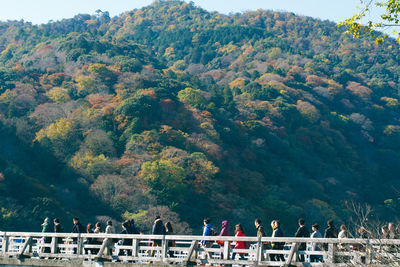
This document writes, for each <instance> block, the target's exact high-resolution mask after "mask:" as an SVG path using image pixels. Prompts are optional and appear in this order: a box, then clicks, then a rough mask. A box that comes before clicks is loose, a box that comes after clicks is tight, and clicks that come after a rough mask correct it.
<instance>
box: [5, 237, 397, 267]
mask: <svg viewBox="0 0 400 267" xmlns="http://www.w3.org/2000/svg"><path fill="white" fill-rule="evenodd" d="M205 241H208V243H207V245H204V242H205ZM216 241H218V243H216ZM236 241H243V242H246V243H247V244H248V245H249V246H248V248H246V249H234V243H235V242H236ZM271 242H273V243H276V242H282V243H284V244H285V246H284V249H283V250H271V249H268V247H269V245H268V244H271ZM312 242H314V243H317V244H319V246H320V247H321V248H322V250H319V251H311V250H309V248H311V245H312ZM301 243H307V247H308V249H307V250H305V251H299V250H298V247H299V245H300V244H301ZM241 255H242V256H243V258H242V259H241ZM274 255H282V257H281V258H282V259H283V260H282V261H272V259H273V258H274ZM300 255H303V256H304V258H305V261H306V262H310V260H311V259H312V258H314V257H316V256H317V257H318V258H319V259H321V261H322V262H313V263H307V265H306V266H358V265H360V266H361V265H364V266H365V264H369V265H371V266H400V265H399V262H400V240H393V239H391V240H388V239H382V240H377V239H374V240H371V239H340V240H339V239H324V238H318V239H310V238H285V237H282V238H271V237H265V238H257V237H216V236H212V237H202V236H183V235H166V236H155V235H120V234H112V235H110V234H70V233H24V232H22V233H20V232H0V264H9V265H29V266H111V265H112V266H118V265H121V266H139V265H144V264H146V265H148V264H153V265H160V266H162V265H165V266H167V265H172V264H178V265H185V266H187V265H236V266H240V265H243V266H251V265H254V266H257V265H260V266H305V265H304V264H303V263H301V262H299V261H298V260H299V256H300ZM233 256H235V258H233Z"/></svg>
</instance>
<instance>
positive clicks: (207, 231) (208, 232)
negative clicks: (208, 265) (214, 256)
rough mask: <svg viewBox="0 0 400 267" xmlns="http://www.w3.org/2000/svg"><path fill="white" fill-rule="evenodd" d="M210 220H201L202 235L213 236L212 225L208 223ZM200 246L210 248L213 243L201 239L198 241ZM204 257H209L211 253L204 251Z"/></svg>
mask: <svg viewBox="0 0 400 267" xmlns="http://www.w3.org/2000/svg"><path fill="white" fill-rule="evenodd" d="M210 222H211V220H210V219H208V218H206V219H204V220H203V224H204V226H203V236H213V235H215V229H214V227H213V226H212V225H211V224H210ZM200 244H201V246H203V247H204V248H206V249H207V248H210V247H211V246H212V244H213V242H212V241H207V240H202V241H200ZM205 258H206V259H207V258H210V259H211V253H209V252H206V253H205Z"/></svg>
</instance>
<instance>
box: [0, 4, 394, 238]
mask: <svg viewBox="0 0 400 267" xmlns="http://www.w3.org/2000/svg"><path fill="white" fill-rule="evenodd" d="M0 39H1V40H2V41H3V42H1V43H2V44H3V46H2V47H0V49H1V56H0V62H1V64H2V68H1V69H0V93H1V95H0V112H1V120H2V122H3V126H2V128H4V129H5V128H8V129H13V130H12V131H11V132H10V130H8V133H9V134H8V136H10V135H11V137H12V138H18V139H19V140H21V142H22V143H21V144H20V145H21V146H23V147H26V151H28V150H29V151H30V150H31V149H39V150H44V151H46V153H47V154H43V157H44V158H39V159H40V160H43V161H47V160H52V161H54V162H57V164H59V165H57V166H58V168H57V169H60V170H61V172H63V171H65V172H68V171H72V173H70V175H69V176H68V177H69V178H68V179H71V180H70V181H68V182H65V181H57V183H56V185H54V186H55V188H57V189H58V190H56V191H57V192H58V194H56V195H54V194H53V195H51V197H50V199H51V200H52V201H54V202H59V203H61V204H60V205H63V204H62V203H64V205H65V203H68V201H67V202H65V199H66V198H67V197H66V196H64V193H63V192H65V191H62V190H61V189H62V188H64V186H66V184H68V185H69V186H73V185H74V184H75V185H76V184H78V185H79V186H77V188H72V189H71V190H88V191H90V193H85V194H84V196H81V197H82V198H83V199H82V200H79V201H85V198H86V197H87V198H88V199H89V198H91V199H97V200H93V201H98V203H100V202H101V203H103V204H102V205H105V206H107V207H104V208H99V209H98V210H90V209H89V210H88V211H85V210H81V211H80V212H82V213H84V215H83V216H86V217H85V219H86V218H93V217H94V216H96V215H105V213H108V212H109V213H110V214H108V215H110V216H112V217H114V218H116V219H121V218H131V217H132V218H135V219H136V220H137V221H138V222H139V224H140V226H141V227H142V228H144V229H147V228H148V227H149V223H150V221H151V219H150V218H149V217H150V215H151V214H155V213H162V214H163V215H164V216H165V217H167V218H170V219H171V220H173V221H174V222H175V223H178V224H179V227H180V228H179V229H178V231H190V230H188V229H189V228H188V226H187V225H186V224H184V223H181V222H180V220H183V221H186V222H188V223H189V224H190V226H191V227H192V228H193V230H194V231H195V232H198V231H199V227H200V226H198V225H200V224H201V220H202V218H203V217H213V218H215V219H216V220H220V219H226V218H227V219H230V220H232V221H234V222H239V221H241V222H242V223H244V224H245V225H247V226H249V227H251V226H252V219H250V220H249V218H255V217H261V218H263V219H264V220H270V219H275V218H280V219H281V220H282V221H283V223H284V224H286V228H287V229H288V230H291V229H292V228H294V227H295V224H293V225H290V224H292V223H293V222H294V221H295V220H296V219H297V217H299V216H304V217H306V218H307V219H308V220H309V221H313V222H314V221H315V222H319V223H323V221H325V220H326V219H328V218H334V219H335V220H337V221H340V220H346V219H347V217H348V216H349V214H348V211H347V210H346V202H348V201H351V200H354V201H357V202H362V203H364V202H366V203H370V204H371V205H373V206H374V207H375V208H376V215H377V216H379V217H382V218H383V219H385V220H389V219H390V220H392V219H396V218H395V212H396V211H397V207H398V203H397V198H398V191H397V190H396V188H398V186H399V180H398V175H399V173H400V169H399V167H398V166H399V164H398V163H399V162H400V157H399V156H400V155H399V153H398V148H399V144H400V143H399V141H400V139H399V137H400V124H399V103H398V101H399V94H398V88H399V77H400V66H399V64H398V62H399V59H400V53H399V51H398V49H397V48H396V45H395V42H393V43H392V44H390V45H389V46H375V45H374V44H372V43H371V42H370V40H368V39H367V38H361V39H359V40H353V39H351V38H350V37H349V36H346V35H343V34H342V33H341V30H340V29H337V27H336V25H335V24H333V23H331V22H328V21H319V20H315V19H312V18H308V17H300V16H295V15H294V14H291V13H278V12H271V11H261V10H259V11H256V12H248V13H244V14H234V15H229V16H227V15H222V14H219V13H215V12H214V13H210V12H207V11H205V10H202V9H200V8H197V7H195V6H193V5H192V4H187V3H184V2H180V1H158V2H155V3H154V4H153V5H151V6H148V7H145V8H143V9H140V10H133V11H130V12H126V13H124V14H122V15H121V16H120V17H115V18H109V17H108V14H107V13H99V14H96V15H93V16H90V15H79V16H76V17H75V18H73V19H69V20H63V21H60V22H55V23H50V24H45V25H40V26H34V25H30V24H27V23H20V22H8V23H2V24H1V25H0ZM10 133H11V134H10ZM32 147H33V148H32ZM14 149H15V148H12V147H10V148H5V149H3V150H2V151H1V155H2V159H3V161H2V162H5V163H2V165H0V173H2V176H0V177H3V179H2V180H0V186H1V187H0V188H4V190H3V192H4V194H2V195H1V197H0V201H1V203H2V206H4V207H6V208H8V209H13V208H12V207H8V206H9V205H7V203H9V202H8V199H9V198H13V199H17V198H16V196H15V195H16V194H17V193H16V192H14V191H13V190H14V189H15V187H16V186H17V185H16V184H13V183H11V182H8V181H12V180H13V179H16V178H13V176H12V175H10V174H8V173H9V172H7V171H6V168H7V164H8V163H10V164H12V166H15V167H14V169H18V168H20V169H22V170H24V171H25V172H29V170H30V169H29V167H28V168H21V166H23V165H24V163H22V162H20V161H21V160H12V159H11V158H9V157H8V155H7V153H10V151H13V150H14ZM39 150H37V151H39ZM26 151H25V152H24V154H22V155H24V156H25V157H26V158H29V155H31V153H32V152H29V151H28V152H26ZM34 151H35V150H34ZM24 156H20V158H21V157H22V158H23V157H24ZM39 159H38V160H39ZM25 161H26V159H25ZM27 165H28V166H29V165H30V163H28V164H27ZM1 166H3V167H1ZM52 171H54V170H52V169H51V168H45V169H44V170H42V171H41V172H36V173H35V175H36V177H35V179H36V180H35V181H39V182H38V183H39V184H40V185H41V188H42V191H39V192H40V193H37V194H38V195H41V196H42V197H48V195H49V194H50V193H49V191H46V190H47V188H49V184H48V179H49V178H48V177H47V176H49V174H50V173H51V172H52ZM61 177H64V176H62V175H61ZM23 179H25V180H26V182H28V180H29V178H28V177H25V178H23ZM60 179H64V178H60ZM79 188H82V189H79ZM27 191H28V190H27V189H24V190H23V192H19V194H22V195H23V196H25V197H26V198H27V199H33V198H34V196H31V195H29V194H28V193H29V192H27ZM74 193H76V192H69V193H66V194H67V195H69V194H71V195H69V196H70V198H75V197H74V196H73V194H74ZM35 197H36V196H35ZM63 201H64V202H63ZM79 201H78V202H79ZM16 202H17V204H19V205H21V203H22V200H16ZM65 209H66V212H67V213H68V214H72V213H76V212H78V210H77V209H76V206H74V205H67V206H66V207H65ZM54 210H56V208H54V207H50V206H49V207H48V208H46V209H45V210H44V211H43V212H44V213H46V212H50V211H51V212H53V213H54ZM12 211H13V212H14V213H18V209H16V208H15V209H14V210H12ZM3 213H4V214H6V215H7V214H8V213H7V211H4V212H3ZM178 214H179V216H178ZM6 215H3V217H4V216H6ZM58 216H61V215H58ZM28 217H29V216H28ZM39 217H40V216H36V217H35V218H34V219H32V220H34V221H32V224H34V223H38V220H39ZM4 218H5V217H4ZM10 220H11V219H8V221H7V224H5V219H3V221H4V222H3V221H0V226H2V227H5V228H12V226H10ZM13 220H15V221H16V220H17V219H13ZM11 225H12V223H11ZM16 225H17V224H16V223H15V228H19V227H17V226H16Z"/></svg>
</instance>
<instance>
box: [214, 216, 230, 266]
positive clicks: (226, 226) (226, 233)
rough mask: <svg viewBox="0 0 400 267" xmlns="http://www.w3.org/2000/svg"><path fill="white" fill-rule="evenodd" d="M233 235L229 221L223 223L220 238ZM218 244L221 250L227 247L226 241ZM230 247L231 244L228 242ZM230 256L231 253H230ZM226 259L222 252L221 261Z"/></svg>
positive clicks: (219, 241) (220, 241)
mask: <svg viewBox="0 0 400 267" xmlns="http://www.w3.org/2000/svg"><path fill="white" fill-rule="evenodd" d="M230 235H231V233H230V231H229V222H228V221H222V223H221V232H220V233H219V235H218V236H230ZM217 244H218V245H219V246H220V248H223V247H224V246H225V241H222V240H218V241H217ZM228 247H230V245H229V242H228ZM228 254H229V253H228ZM223 258H224V253H223V252H221V259H223ZM228 258H229V255H228Z"/></svg>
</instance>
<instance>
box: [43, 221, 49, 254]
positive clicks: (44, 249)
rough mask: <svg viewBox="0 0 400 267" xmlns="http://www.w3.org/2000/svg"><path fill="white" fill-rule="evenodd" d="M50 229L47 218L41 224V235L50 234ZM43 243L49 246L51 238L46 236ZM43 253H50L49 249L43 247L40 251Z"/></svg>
mask: <svg viewBox="0 0 400 267" xmlns="http://www.w3.org/2000/svg"><path fill="white" fill-rule="evenodd" d="M50 232H51V228H50V223H49V218H47V217H46V218H45V219H44V221H43V223H42V233H50ZM43 243H44V244H49V243H51V238H50V237H48V236H45V237H43ZM42 252H43V253H50V248H49V247H44V248H43V249H42Z"/></svg>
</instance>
